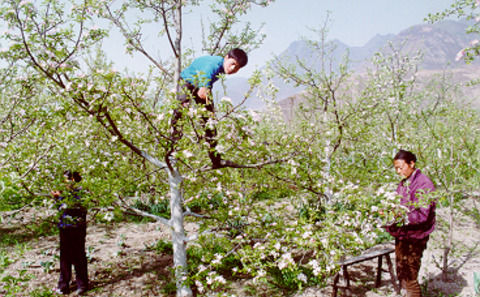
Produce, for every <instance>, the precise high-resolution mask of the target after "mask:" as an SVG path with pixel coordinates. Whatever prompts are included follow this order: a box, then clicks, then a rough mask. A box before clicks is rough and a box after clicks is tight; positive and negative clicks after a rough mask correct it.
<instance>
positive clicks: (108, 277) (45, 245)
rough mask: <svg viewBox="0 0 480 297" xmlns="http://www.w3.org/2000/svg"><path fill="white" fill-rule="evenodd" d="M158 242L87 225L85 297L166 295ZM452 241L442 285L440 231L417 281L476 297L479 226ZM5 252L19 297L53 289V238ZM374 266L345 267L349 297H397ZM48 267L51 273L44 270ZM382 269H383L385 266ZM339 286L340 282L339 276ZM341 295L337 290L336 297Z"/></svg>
mask: <svg viewBox="0 0 480 297" xmlns="http://www.w3.org/2000/svg"><path fill="white" fill-rule="evenodd" d="M438 217H439V218H446V217H447V216H446V210H440V211H438ZM13 223H14V222H10V224H9V225H7V224H6V222H4V223H3V224H0V231H2V232H7V231H8V230H13V229H12V225H11V224H13ZM16 223H19V222H16ZM194 228H195V226H194V225H193V224H188V225H187V226H186V229H187V231H188V230H189V231H191V230H193V229H194ZM6 230H7V231H6ZM0 234H1V233H0ZM160 238H165V239H167V240H168V238H169V234H168V230H167V229H166V228H165V227H164V226H163V225H161V224H157V223H143V224H139V223H122V224H117V225H113V226H112V225H93V226H89V228H88V235H87V250H88V254H89V257H90V258H91V262H90V263H89V274H90V275H89V277H90V280H91V284H92V287H93V289H92V290H91V291H90V292H88V296H105V297H114V296H132V297H137V296H138V297H140V296H141V297H144V296H168V295H166V294H165V293H164V292H165V290H164V288H163V287H164V286H165V284H166V282H165V280H166V279H167V275H168V274H169V269H170V268H171V265H172V257H171V256H169V255H159V254H158V253H157V252H155V251H154V250H153V249H152V248H151V247H152V246H153V245H154V244H155V243H156V242H157V240H158V239H160ZM454 238H455V242H456V244H457V245H456V247H455V250H454V253H453V255H452V256H451V259H450V262H451V264H450V265H449V266H450V274H449V277H448V279H447V280H446V281H443V280H442V274H441V270H440V269H439V265H437V264H436V263H438V262H440V261H441V255H442V253H443V250H442V249H441V243H444V242H446V239H445V230H442V228H438V230H437V231H435V232H434V233H433V234H432V236H431V238H430V241H429V244H428V249H427V250H426V252H425V254H424V257H423V260H422V269H421V272H420V277H419V280H420V282H421V284H422V286H423V287H424V288H425V289H426V296H465V297H467V296H476V295H475V293H474V289H473V272H474V271H477V272H480V245H479V243H480V228H479V227H478V226H476V225H475V224H474V223H473V221H471V220H470V219H469V218H467V217H461V218H460V219H459V221H458V223H457V225H456V228H455V232H454ZM4 252H7V253H8V255H9V257H10V259H14V260H15V262H14V263H12V264H10V265H9V266H8V267H7V273H11V274H12V275H17V273H18V271H19V270H22V269H25V270H26V272H27V273H28V274H30V275H32V276H33V278H32V279H31V280H30V281H28V285H27V287H26V288H25V289H24V290H23V291H22V292H21V293H19V295H18V296H30V292H31V291H32V290H35V289H37V290H38V289H40V288H54V287H55V286H56V283H57V279H58V274H59V266H58V259H57V258H56V256H55V255H57V254H58V238H57V236H47V237H42V238H40V239H35V240H31V241H29V242H27V243H26V244H25V245H24V247H23V248H19V247H18V246H17V247H12V248H9V249H8V251H4ZM392 260H394V255H393V254H392ZM376 265H377V262H376V261H375V260H371V261H366V262H362V263H359V264H355V265H353V266H351V267H350V268H349V273H350V276H351V291H350V294H349V296H367V297H377V296H399V295H397V294H396V293H395V292H394V290H393V286H392V283H391V280H390V275H389V273H386V272H384V273H382V283H381V286H380V288H378V289H376V288H375V285H374V284H375V271H376ZM46 266H49V268H50V269H45V267H46ZM383 268H384V269H385V270H387V265H386V263H385V262H384V264H383ZM339 284H340V285H342V284H344V283H343V279H342V278H340V282H339ZM236 287H237V291H236V292H235V294H236V296H247V295H246V294H245V293H244V292H243V290H242V287H243V285H242V283H241V282H239V283H237V284H236ZM0 291H1V290H0ZM331 293H332V286H329V287H327V288H323V289H318V288H307V289H306V290H305V291H304V292H302V293H297V294H295V295H294V297H315V296H331ZM0 295H1V294H0ZM71 295H72V296H74V294H71ZM343 295H344V293H343V291H342V290H340V291H339V294H338V296H343Z"/></svg>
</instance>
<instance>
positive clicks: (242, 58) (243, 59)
mask: <svg viewBox="0 0 480 297" xmlns="http://www.w3.org/2000/svg"><path fill="white" fill-rule="evenodd" d="M227 56H229V57H230V58H234V59H235V60H236V61H237V62H238V65H239V66H240V67H243V66H245V65H247V63H248V56H247V53H246V52H245V51H244V50H242V49H239V48H234V49H232V50H230V51H229V52H228V54H227Z"/></svg>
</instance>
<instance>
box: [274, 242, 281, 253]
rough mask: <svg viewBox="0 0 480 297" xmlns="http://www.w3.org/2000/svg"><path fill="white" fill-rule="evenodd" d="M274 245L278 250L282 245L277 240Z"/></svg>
mask: <svg viewBox="0 0 480 297" xmlns="http://www.w3.org/2000/svg"><path fill="white" fill-rule="evenodd" d="M273 247H274V248H275V249H276V250H277V251H278V250H279V249H280V248H281V247H282V246H281V245H280V242H277V243H276V244H275V245H274V246H273Z"/></svg>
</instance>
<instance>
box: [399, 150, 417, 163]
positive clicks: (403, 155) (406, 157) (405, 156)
mask: <svg viewBox="0 0 480 297" xmlns="http://www.w3.org/2000/svg"><path fill="white" fill-rule="evenodd" d="M393 160H403V161H405V162H406V163H408V164H410V163H411V162H412V161H413V162H417V156H415V154H414V153H412V152H409V151H405V150H399V151H398V153H397V154H396V155H395V157H394V158H393Z"/></svg>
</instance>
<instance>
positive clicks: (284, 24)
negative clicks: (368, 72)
mask: <svg viewBox="0 0 480 297" xmlns="http://www.w3.org/2000/svg"><path fill="white" fill-rule="evenodd" d="M453 2H454V0H329V1H327V0H276V1H275V2H273V4H271V5H270V6H268V7H267V8H259V7H256V8H254V9H253V11H252V12H251V13H249V14H248V15H247V16H244V17H243V18H242V19H243V20H245V21H250V22H251V23H252V24H253V25H254V27H255V28H256V27H258V26H259V25H260V24H262V23H264V27H263V32H264V33H266V35H267V36H266V39H265V42H264V45H263V46H262V47H261V48H260V49H258V50H255V51H253V52H251V53H249V63H248V65H247V66H246V67H245V68H244V69H242V70H241V72H239V73H238V74H237V75H239V76H248V75H249V74H250V73H251V72H253V70H254V69H255V68H257V67H262V66H263V65H264V64H265V62H266V61H267V60H268V59H270V58H271V57H272V55H274V54H279V53H281V52H282V51H284V50H285V49H287V47H288V46H289V44H290V43H291V42H293V41H295V40H299V39H301V37H302V36H304V37H310V38H313V37H314V35H313V33H312V31H311V30H310V29H309V28H317V29H318V28H320V27H321V25H322V24H323V23H324V21H325V19H326V16H327V11H329V12H330V17H329V18H330V23H329V26H328V28H329V33H328V39H339V40H340V41H342V42H343V43H345V44H347V45H349V46H362V45H364V44H365V43H367V42H368V41H369V40H370V39H371V38H372V37H374V36H375V35H376V34H382V35H383V34H389V33H393V34H397V33H399V32H400V31H402V30H404V29H406V28H408V27H409V26H412V25H416V24H421V23H423V22H424V18H425V17H426V16H427V15H428V13H434V12H439V11H442V10H443V9H445V8H447V7H449V6H450V5H451V4H452V3H453ZM208 11H209V8H208V1H203V2H202V4H201V6H200V7H198V8H197V9H196V10H195V11H194V12H192V13H189V14H187V15H185V16H184V29H185V33H184V41H183V45H184V46H186V47H191V46H196V45H195V44H196V43H198V45H197V46H198V48H197V49H196V52H197V53H198V55H201V54H203V53H201V52H200V51H199V49H200V47H201V44H200V42H197V41H196V40H195V37H193V36H198V34H199V32H200V28H201V25H200V19H203V21H204V23H208V18H209V13H208ZM148 39H149V40H150V41H152V40H154V39H155V37H154V36H149V37H148ZM118 45H119V44H118V43H117V44H116V45H111V46H107V47H106V49H107V51H110V52H111V49H109V48H113V49H114V50H113V51H114V52H115V54H114V55H113V56H112V58H113V59H114V60H115V62H116V64H117V67H118V68H124V67H125V65H124V64H125V63H126V61H125V59H122V58H121V56H122V55H124V53H122V52H123V51H118V49H119V48H118ZM157 45H158V43H157ZM158 53H159V54H161V53H162V50H161V49H159V50H158ZM127 60H130V59H128V58H127ZM117 61H118V62H117ZM144 62H146V61H144V60H143V62H136V63H133V64H132V63H128V64H129V65H128V66H126V67H128V68H129V69H131V70H133V71H141V68H142V67H143V66H142V64H143V63H144ZM145 65H146V64H145ZM242 74H243V75H242Z"/></svg>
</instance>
